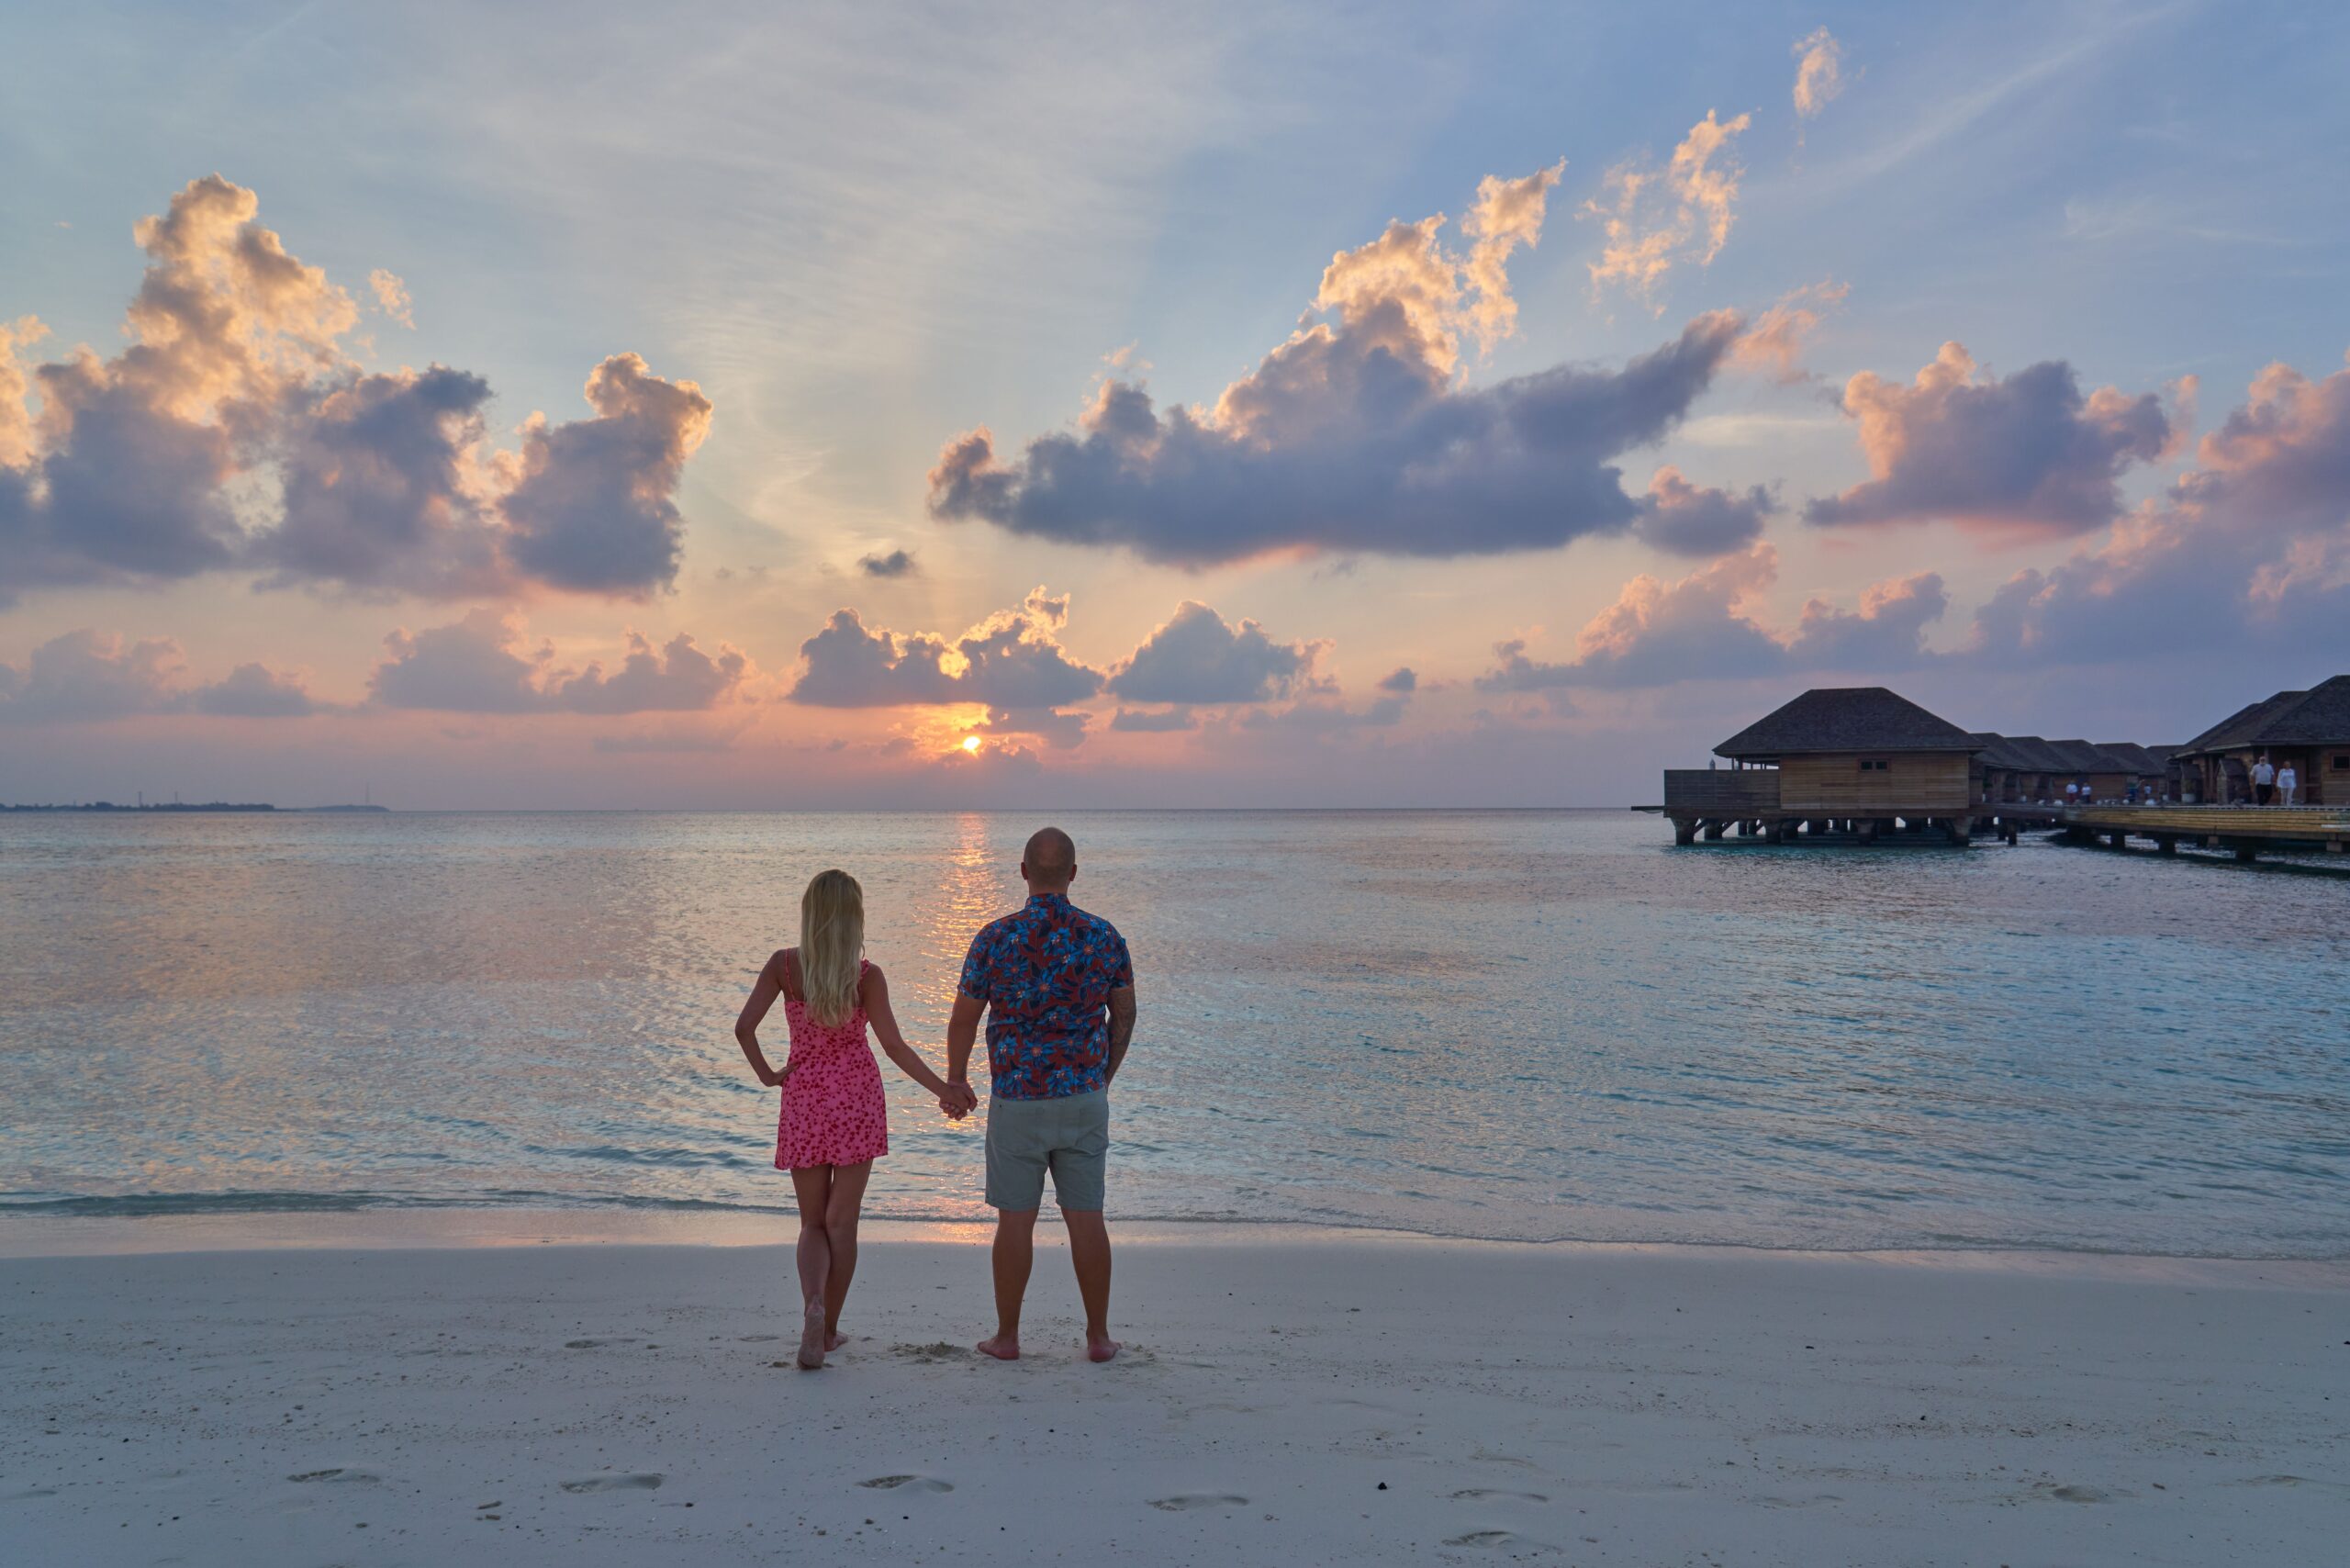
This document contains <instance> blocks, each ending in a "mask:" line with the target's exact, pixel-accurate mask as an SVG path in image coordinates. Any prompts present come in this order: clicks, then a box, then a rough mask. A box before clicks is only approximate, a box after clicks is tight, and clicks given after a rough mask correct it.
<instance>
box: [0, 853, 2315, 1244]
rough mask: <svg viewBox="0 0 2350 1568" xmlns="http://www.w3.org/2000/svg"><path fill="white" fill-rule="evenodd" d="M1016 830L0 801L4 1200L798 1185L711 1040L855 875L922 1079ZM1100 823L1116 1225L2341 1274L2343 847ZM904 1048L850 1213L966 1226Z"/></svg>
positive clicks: (718, 1040)
mask: <svg viewBox="0 0 2350 1568" xmlns="http://www.w3.org/2000/svg"><path fill="white" fill-rule="evenodd" d="M1034 825H1035V823H1034V822H1033V821H1032V820H1031V819H1029V818H1025V817H1022V818H1016V819H1015V818H1007V817H1002V816H992V815H984V814H980V815H951V814H942V815H874V816H845V815H782V814H778V815H727V814H711V815H696V814H571V813H549V814H543V815H533V814H514V815H425V816H387V817H296V816H280V817H184V818H174V819H134V818H108V817H77V816H57V817H46V818H39V819H28V818H17V819H7V820H0V1107H5V1111H0V1211H5V1210H6V1209H7V1208H14V1209H16V1210H17V1212H21V1213H40V1214H48V1215H56V1214H77V1213H126V1212H129V1213H139V1212H154V1211H182V1210H210V1209H257V1210H264V1211H265V1210H270V1209H277V1208H339V1207H358V1206H365V1205H377V1204H485V1203H487V1204H543V1205H556V1204H639V1205H663V1206H668V1205H685V1206H700V1205H709V1206H717V1207H743V1208H778V1209H780V1208H784V1207H788V1204H789V1182H788V1180H787V1179H786V1178H785V1177H784V1176H783V1175H782V1174H781V1173H780V1172H778V1171H776V1170H773V1169H771V1168H770V1164H769V1161H770V1159H771V1158H772V1152H773V1147H774V1114H775V1112H774V1096H773V1094H772V1092H767V1091H763V1090H761V1089H760V1088H759V1087H758V1086H757V1085H756V1083H755V1081H753V1080H752V1079H751V1076H750V1074H749V1071H748V1070H747V1069H746V1068H745V1067H744V1064H743V1061H742V1058H741V1056H740V1054H739V1053H738V1052H737V1050H736V1049H735V1047H734V1043H733V1037H732V1035H731V1026H732V1023H733V1016H734V1013H735V1010H736V1008H737V1007H738V1006H739V1005H740V1002H741V1000H742V995H743V992H744V990H745V989H746V988H747V987H748V985H749V983H750V980H751V978H752V975H753V973H754V972H755V969H757V966H758V964H759V963H760V961H761V960H762V959H763V958H765V956H766V954H767V951H768V950H769V949H770V948H772V947H774V946H778V945H780V944H783V943H786V942H789V940H791V939H792V937H793V923H794V921H795V920H796V916H797V908H798V898H799V892H800V887H801V885H802V884H803V882H804V881H805V879H807V877H808V876H809V875H810V874H811V873H812V872H813V871H815V870H818V869H821V868H823V867H825V866H828V865H834V864H837V865H840V866H843V867H845V868H848V869H849V870H851V871H853V872H855V873H856V875H857V876H858V877H859V878H860V879H862V880H863V881H864V883H865V885H866V889H867V905H868V910H869V912H870V922H869V924H870V930H869V946H870V951H871V955H872V957H873V958H875V959H876V961H878V963H880V964H881V965H882V966H883V967H884V968H885V969H887V970H888V972H889V974H890V979H891V983H892V990H893V991H894V992H895V995H896V997H897V1000H898V1006H899V1012H900V1016H901V1020H902V1021H903V1022H904V1024H905V1025H906V1027H907V1029H908V1032H909V1034H910V1035H911V1036H913V1037H914V1038H915V1039H916V1040H917V1041H918V1042H922V1043H923V1044H925V1045H927V1046H928V1047H929V1048H930V1049H931V1050H932V1052H933V1055H934V1059H935V1058H936V1055H937V1052H938V1050H939V1043H940V1040H941V1037H942V1034H941V1032H942V1026H943V1024H944V1019H945V1014H946V1006H947V1003H948V1001H949V998H950V995H951V991H952V987H953V983H954V977H955V974H956V969H957V963H958V961H959V959H960V958H961V955H962V952H963V948H964V946H965V943H966V942H967V940H968V935H969V934H970V932H971V931H972V930H973V929H974V928H975V927H976V926H978V925H979V924H981V923H982V922H983V921H985V920H986V919H988V918H990V916H992V915H994V914H996V913H1001V912H1002V911H1003V910H1005V909H1007V908H1010V907H1012V906H1013V904H1014V903H1015V902H1017V900H1018V898H1019V896H1020V895H1019V890H1018V888H1017V886H1016V884H1015V881H1014V879H1013V868H1014V866H1015V864H1016V862H1017V860H1018V857H1019V855H1018V851H1019V846H1020V842H1021V840H1022V839H1023V838H1024V836H1025V834H1026V833H1027V832H1028V830H1029V829H1030V828H1031V827H1033V826H1034ZM1064 825H1066V826H1069V828H1071V829H1072V831H1073V832H1074V833H1075V834H1077V837H1078V840H1079V843H1080V853H1081V857H1082V862H1083V872H1082V874H1081V876H1080V880H1079V883H1078V887H1077V897H1078V902H1080V903H1081V904H1084V905H1085V906H1087V907H1089V908H1091V909H1093V910H1095V911H1097V912H1099V913H1102V914H1105V915H1107V916H1109V917H1110V918H1111V919H1113V920H1114V921H1115V922H1117V924H1119V925H1120V927H1121V928H1123V929H1124V930H1125V933H1126V935H1127V937H1128V939H1129V941H1130V943H1131V945H1132V946H1133V949H1134V952H1135V956H1136V963H1137V967H1138V970H1139V978H1140V988H1141V997H1142V1023H1141V1027H1140V1028H1139V1030H1138V1031H1137V1034H1136V1044H1135V1048H1134V1055H1133V1058H1131V1061H1130V1063H1129V1066H1128V1069H1127V1071H1126V1073H1125V1075H1124V1076H1122V1077H1121V1079H1120V1081H1119V1083H1118V1087H1117V1089H1116V1090H1115V1091H1114V1099H1115V1105H1116V1115H1117V1126H1116V1135H1117V1139H1118V1141H1117V1145H1116V1148H1115V1149H1114V1151H1113V1171H1112V1182H1113V1185H1112V1194H1111V1204H1112V1210H1113V1215H1122V1216H1126V1217H1133V1218H1143V1217H1151V1218H1160V1219H1193V1218H1237V1219H1247V1220H1274V1221H1278V1220H1303V1221H1311V1222H1315V1223H1319V1224H1325V1225H1367V1226H1394V1227H1401V1228H1405V1229H1413V1230H1421V1231H1427V1232H1431V1233H1436V1234H1443V1235H1459V1236H1475V1237H1494V1238H1543V1239H1549V1238H1585V1239H1647V1240H1672V1241H1687V1242H1736V1243H1745V1244H1751V1245H1763V1246H1802V1247H1823V1248H1885V1247H1924V1248H1951V1247H2028V1248H2056V1249H2096V1250H2116V1251H2128V1252H2149V1253H2164V1254H2177V1255H2188V1254H2193V1255H2227V1256H2242V1255H2254V1256H2291V1257H2327V1258H2339V1257H2344V1256H2350V1114H2346V1113H2350V879H2344V878H2342V877H2339V876H2333V875H2325V874H2322V873H2319V872H2313V871H2310V870H2306V869H2302V870H2296V869H2293V868H2279V869H2275V870H2267V869H2257V868H2255V869H2249V870H2248V869H2245V868H2240V867H2237V866H2234V865H2221V864H2213V863H2199V862H2174V861H2161V860H2157V859H2155V858H2154V857H2152V856H2150V855H2117V854H2113V853H2111V852H2107V851H2093V850H2083V849H2072V848H2064V847H2059V846H2054V845H2052V844H2047V843H2044V842H2040V841H2037V840H2031V839H2028V840H2026V842H2025V843H2024V844H2023V845H2021V846H2018V847H2015V848H2004V847H1997V846H1982V847H1977V848H1975V849H1973V850H1949V849H1939V848H1924V847H1906V846H1905V847H1900V848H1894V849H1885V850H1878V851H1860V850H1853V849H1844V848H1824V849H1814V848H1788V849H1779V848H1767V847H1763V846H1759V845H1756V846H1744V845H1736V844H1731V845H1724V846H1711V847H1703V848H1696V849H1687V850H1677V851H1676V850H1674V849H1673V848H1672V847H1671V835H1670V832H1669V830H1667V829H1666V828H1665V827H1664V826H1663V825H1662V824H1661V823H1657V822H1655V821H1653V820H1651V819H1649V818H1645V817H1639V816H1634V815H1632V814H1631V813H1628V812H1459V813H1449V812H1405V813H1371V812H1329V813H1316V812H1267V813H1133V814H1125V813H1106V814H1084V815H1077V816H1073V817H1069V818H1066V819H1064ZM780 1026H781V1020H780V1017H778V1019H777V1020H776V1027H777V1028H778V1030H779V1029H780ZM772 1044H773V1047H774V1049H775V1054H777V1055H778V1056H780V1054H781V1048H782V1040H781V1037H780V1036H779V1035H778V1036H777V1037H776V1038H775V1039H774V1041H773V1042H772ZM885 1072H889V1070H888V1069H887V1068H886V1065H885ZM890 1077H891V1091H890V1092H891V1126H892V1140H893V1152H892V1154H891V1156H890V1159H887V1160H884V1161H883V1162H882V1163H881V1164H880V1165H879V1166H878V1168H877V1170H876V1174H875V1177H874V1180H873V1185H872V1189H871V1199H870V1212H874V1213H878V1214H882V1215H899V1216H905V1217H918V1216H919V1217H938V1218H964V1217H975V1216H978V1215H981V1214H982V1213H983V1212H984V1211H983V1210H982V1209H981V1208H980V1205H979V1134H978V1129H977V1124H976V1123H969V1124H966V1125H964V1126H948V1125H947V1124H946V1123H945V1122H944V1121H943V1120H941V1119H940V1118H939V1116H938V1115H937V1114H936V1111H935V1109H934V1107H933V1106H932V1105H931V1103H929V1102H928V1100H927V1099H926V1098H925V1097H923V1095H922V1094H921V1093H920V1092H918V1091H916V1090H915V1089H914V1088H913V1087H912V1085H911V1084H909V1083H906V1082H904V1081H902V1080H898V1079H896V1078H895V1076H894V1073H891V1074H890Z"/></svg>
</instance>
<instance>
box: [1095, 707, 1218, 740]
mask: <svg viewBox="0 0 2350 1568" xmlns="http://www.w3.org/2000/svg"><path fill="white" fill-rule="evenodd" d="M1110 727H1111V728H1112V729H1113V730H1121V731H1127V732H1131V733H1134V734H1167V733H1169V732H1171V731H1176V730H1196V729H1198V728H1199V727H1200V722H1199V720H1198V719H1197V718H1195V717H1193V715H1192V711H1191V710H1190V709H1189V708H1163V709H1160V710H1159V711H1157V712H1152V711H1149V710H1147V709H1142V708H1121V709H1119V710H1118V711H1117V713H1116V715H1115V716H1114V717H1113V718H1112V719H1111V721H1110Z"/></svg>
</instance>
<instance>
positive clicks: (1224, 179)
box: [0, 0, 2350, 808]
mask: <svg viewBox="0 0 2350 1568" xmlns="http://www.w3.org/2000/svg"><path fill="white" fill-rule="evenodd" d="M6 38H7V48H6V50H5V55H4V56H0V159H5V163H6V168H7V170H8V174H7V178H6V180H5V181H0V801H50V800H61V799H74V798H80V799H88V798H95V797H110V798H113V799H117V800H126V801H127V800H129V799H130V798H131V796H132V795H133V793H134V791H137V790H145V791H146V793H147V796H148V798H149V799H150V800H153V799H157V798H159V797H162V798H168V797H169V796H170V795H171V794H172V793H173V792H174V791H176V792H178V793H179V794H181V795H183V796H185V797H187V798H190V799H208V798H214V797H223V798H231V799H259V800H272V801H278V802H280V803H285V804H302V803H311V802H323V801H344V800H356V799H357V798H359V796H360V795H361V793H362V791H363V790H368V791H372V793H373V796H374V798H375V800H377V801H388V802H390V803H393V804H395V805H401V806H411V807H420V808H425V807H431V808H442V807H452V808H453V807H468V806H480V807H523V806H533V805H548V806H611V807H621V806H651V807H661V806H712V807H745V806H822V807H834V806H867V805H881V806H948V807H962V806H971V807H979V806H1033V807H1040V808H1041V807H1046V806H1069V807H1078V806H1116V805H1138V806H1168V805H1235V806H1237V805H1260V804H1261V805H1310V804H1338V805H1384V804H1393V805H1418V804H1464V805H1539V804H1613V803H1624V802H1630V801H1641V800H1648V799H1651V798H1653V797H1654V795H1655V792H1656V789H1657V785H1656V780H1655V773H1656V769H1658V768H1659V767H1666V766H1691V765H1701V764H1702V761H1703V758H1704V756H1705V755H1706V753H1707V748H1708V747H1710V746H1711V745H1713V744H1714V743H1715V742H1716V741H1718V740H1719V739H1721V738H1722V737H1723V736H1725V735H1727V734H1730V733H1731V732H1733V731H1734V730H1736V729H1738V728H1740V727H1741V726H1742V725H1743V724H1744V723H1746V722H1748V721H1750V720H1751V719H1752V718H1754V717H1756V716H1757V715H1759V714H1760V713H1761V712H1762V711H1766V710H1767V709H1769V708H1771V707H1774V706H1776V705H1777V704H1778V703H1779V702H1781V701H1782V700H1785V699H1786V698H1787V697H1789V696H1792V695H1793V694H1794V693H1795V692H1796V691H1798V690H1800V689H1803V688H1805V687H1807V686H1816V685H1857V684H1880V683H1881V684H1886V685H1891V686H1893V687H1895V688H1897V689H1899V690H1901V691H1902V692H1904V693H1905V694H1907V695H1908V696H1911V697H1913V698H1915V699H1917V700H1919V701H1922V702H1923V703H1925V704H1926V705H1927V706H1928V707H1930V708H1932V709H1934V710H1935V711H1939V712H1941V713H1942V715H1943V716H1944V717H1946V718H1949V719H1951V720H1953V721H1954V722H1959V723H1961V724H1964V725H1966V726H1968V727H1970V728H1975V729H2000V730H2007V731H2009V732H2011V733H2019V734H2044V735H2050V736H2087V737H2088V738H2091V739H2097V740H2120V739H2130V740H2137V741H2141V742H2145V743H2158V742H2168V741H2177V740H2181V739H2184V738H2186V736H2187V735H2188V734H2192V733H2193V732H2195V731H2196V730H2199V729H2201V728H2203V727H2205V726H2207V725H2208V724H2210V723H2211V722H2215V721H2216V720H2218V719H2219V718H2221V717H2222V716H2224V715H2225V714H2226V713H2227V712H2228V711H2232V710H2233V709H2235V708H2237V707H2239V706H2241V705H2242V704H2243V703H2244V702H2245V701H2248V700H2251V699H2253V698H2255V697H2259V696H2265V695H2266V694H2267V693H2268V692H2270V691H2273V690H2276V689H2279V688H2283V687H2292V686H2306V685H2309V684H2311V683H2313V682H2315V681H2317V680H2319V679H2322V678H2324V677H2326V676H2329V675H2333V674H2336V673H2340V672H2343V671H2344V670H2350V368H2345V360H2344V353H2345V349H2350V288H2345V286H2344V284H2345V280H2346V279H2350V180H2346V179H2344V176H2343V174H2342V166H2343V157H2344V150H2345V147H2350V99H2345V97H2344V94H2343V93H2342V91H2341V84H2342V83H2343V82H2344V81H2345V80H2350V21H2345V20H2344V19H2342V18H2340V17H2338V16H2337V14H2336V13H2334V12H2333V11H2332V10H2331V9H2330V8H2323V7H2288V6H2263V7H2251V8H2246V7H2237V6H2221V5H2216V4H2210V5H2198V4H2174V5H2167V6H2123V5H2112V6H2103V5H2091V6H2064V5H2047V4H2035V5H2031V6H2012V7H2009V6H1986V7H1971V6H1970V7H1923V6H1919V7H1889V6H1864V5H1854V6H1837V5H1828V6H1819V5H1812V6H1777V5H1738V6H1729V5H1724V6H1718V7H1713V8H1711V9H1710V10H1707V9H1702V8H1701V9H1699V10H1698V11H1696V12H1695V13H1694V14H1692V15H1689V16H1676V17H1673V18H1671V19H1666V18H1664V17H1662V16H1661V15H1660V14H1659V13H1658V12H1657V10H1656V9H1655V8H1654V7H1649V6H1608V7H1597V6H1595V7H1574V8H1568V7H1563V6H1524V7H1519V6H1506V5H1488V6H1462V7H1423V6H1394V7H1382V6H1268V5H1264V4H1262V3H1256V4H1249V5H1243V6H1229V7H1225V6H1214V5H1203V6H1136V7H1125V6H1093V5H1075V6H1006V7H950V6H937V7H902V6H899V7H890V6H873V5H863V4H857V5H839V6H821V5H819V6H768V5H760V6H750V5H744V6H693V7H645V6H604V5H601V4H574V5H565V6H536V7H531V6H502V7H492V8H475V7H466V6H426V5H409V6H398V5H364V6H363V5H341V4H332V3H324V0H321V3H316V4H307V5H285V4H274V5H265V6H263V5H205V6H185V5H155V6H117V5H107V4H86V5H77V6H57V7H43V8H39V10H34V9H32V8H19V9H17V11H16V12H15V14H14V15H13V17H12V19H11V20H10V21H9V23H8V25H7V30H6Z"/></svg>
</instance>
